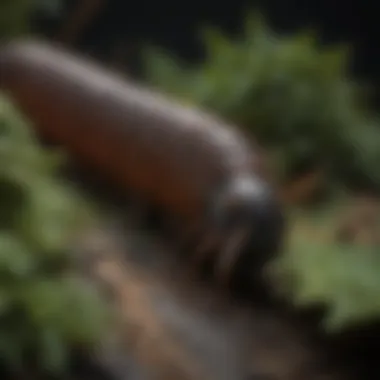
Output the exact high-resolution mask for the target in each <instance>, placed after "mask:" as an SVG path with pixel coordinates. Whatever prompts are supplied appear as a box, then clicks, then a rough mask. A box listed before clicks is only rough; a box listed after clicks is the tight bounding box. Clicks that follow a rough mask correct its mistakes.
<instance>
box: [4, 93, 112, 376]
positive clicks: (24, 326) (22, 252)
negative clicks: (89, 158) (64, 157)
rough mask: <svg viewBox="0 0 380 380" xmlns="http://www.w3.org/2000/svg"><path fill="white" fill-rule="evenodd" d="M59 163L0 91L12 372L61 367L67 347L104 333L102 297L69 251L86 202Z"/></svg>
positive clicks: (7, 344) (7, 362)
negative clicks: (30, 366)
mask: <svg viewBox="0 0 380 380" xmlns="http://www.w3.org/2000/svg"><path fill="white" fill-rule="evenodd" d="M60 161H61V158H60V157H59V156H56V155H51V154H50V153H49V154H48V153H47V152H45V151H44V150H43V149H42V148H41V147H40V146H39V145H38V143H37V141H36V139H35V138H34V135H33V134H32V132H31V128H30V126H29V125H28V123H27V122H26V121H25V120H24V119H23V118H22V117H21V115H20V114H19V113H18V111H17V110H16V109H15V108H14V107H13V106H12V104H11V103H10V102H9V101H8V100H7V99H6V98H5V97H4V96H1V98H0V361H1V364H2V366H3V367H6V368H7V369H8V370H12V371H13V370H14V371H18V370H19V369H20V368H25V366H26V365H27V362H28V360H33V361H34V362H35V365H36V366H37V367H38V368H41V369H42V370H48V371H58V372H59V371H63V370H65V368H66V364H67V362H66V361H67V360H68V357H69V353H70V352H69V349H70V347H71V346H72V345H76V344H90V343H92V342H94V341H96V340H97V339H99V338H100V336H101V335H102V334H103V332H104V331H105V326H106V325H105V323H106V319H107V315H106V313H105V308H104V305H103V303H102V300H101V299H100V297H99V295H98V294H97V293H96V292H95V290H94V289H93V288H92V287H90V285H89V284H87V283H86V282H84V280H83V279H81V278H80V277H79V276H78V275H77V274H76V273H75V272H74V271H73V270H72V268H73V266H72V263H71V260H70V256H69V255H68V251H69V249H70V244H71V243H72V241H73V238H74V237H75V236H76V233H77V232H78V230H79V229H80V227H81V226H82V225H83V223H84V222H85V220H86V218H85V216H86V207H85V204H84V203H82V201H81V200H80V199H79V198H78V197H77V196H76V194H75V193H74V192H73V191H70V189H69V188H68V187H67V186H65V185H64V184H63V183H61V182H60V181H59V180H58V178H57V177H56V175H55V172H56V170H57V165H58V163H59V162H60ZM30 355H32V357H33V359H30V357H31V356H30Z"/></svg>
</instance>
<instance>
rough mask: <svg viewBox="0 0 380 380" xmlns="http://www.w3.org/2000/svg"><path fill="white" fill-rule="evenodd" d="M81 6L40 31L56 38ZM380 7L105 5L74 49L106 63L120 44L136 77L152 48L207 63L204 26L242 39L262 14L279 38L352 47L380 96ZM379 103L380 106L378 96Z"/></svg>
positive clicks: (367, 2) (323, 0) (356, 63)
mask: <svg viewBox="0 0 380 380" xmlns="http://www.w3.org/2000/svg"><path fill="white" fill-rule="evenodd" d="M79 2H80V1H78V0H75V1H73V0H66V1H65V8H64V12H62V13H61V16H60V17H59V18H56V19H48V18H46V17H45V18H43V17H41V16H40V17H39V18H38V19H37V23H38V25H39V28H40V29H41V30H43V31H44V33H46V34H50V35H54V34H56V33H57V32H58V31H59V28H62V25H63V24H64V23H65V22H67V21H68V19H69V17H70V14H71V13H72V10H73V9H74V8H75V7H76V6H78V3H79ZM376 3H377V1H376V0H346V1H343V0H335V1H334V0H262V1H244V0H236V1H216V0H205V1H203V2H201V1H200V2H190V1H173V0H171V1H165V0H161V1H153V0H150V1H146V0H134V1H127V0H105V1H104V6H103V8H102V11H101V12H99V15H97V16H96V17H94V18H92V20H91V22H90V23H89V25H88V26H87V27H85V28H84V29H83V31H82V32H81V33H80V35H79V38H78V40H77V41H76V42H75V44H74V46H75V47H76V48H78V49H80V50H82V51H86V52H89V53H91V54H93V55H94V56H96V57H98V58H99V59H102V60H105V59H106V57H109V56H111V55H112V54H113V53H112V49H114V48H115V45H117V44H119V46H122V49H123V50H124V51H125V52H126V53H125V54H126V59H125V60H126V62H128V63H127V66H130V68H131V69H132V70H133V69H137V71H138V67H137V66H138V62H137V61H136V57H137V56H138V54H137V53H138V49H139V47H140V46H141V45H142V44H143V43H147V42H149V43H154V44H157V45H160V46H163V47H165V48H168V49H170V50H171V51H172V52H174V53H176V54H177V55H179V56H180V57H182V58H184V59H185V60H189V61H194V60H197V59H200V58H201V57H202V50H201V45H200V42H199V39H198V37H197V31H198V30H199V26H200V25H203V24H213V25H216V26H220V27H221V28H222V29H223V30H225V31H226V32H229V33H237V32H239V25H240V24H241V20H242V17H243V15H244V13H245V9H248V8H258V9H260V10H262V11H263V12H264V14H265V15H266V16H267V18H268V21H269V22H270V24H271V25H272V27H273V28H274V29H276V30H277V31H279V32H292V31H297V30H299V29H300V28H301V29H302V28H305V27H306V28H309V27H312V28H315V29H316V30H317V31H318V32H319V34H320V36H321V38H322V40H323V41H324V42H326V43H336V42H338V43H339V42H348V43H351V44H352V46H353V48H354V59H353V65H352V71H353V73H354V74H355V76H356V77H359V78H365V79H366V80H367V81H369V82H370V83H371V84H372V85H374V86H375V87H376V90H377V91H376V92H377V93H378V92H379V91H378V88H379V84H380V49H379V48H378V40H379V37H378V35H379V30H380V26H379V25H380V24H379V22H378V14H379V13H378V11H377V8H378V6H376ZM377 99H379V100H380V97H379V96H378V95H377Z"/></svg>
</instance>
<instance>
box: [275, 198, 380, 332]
mask: <svg viewBox="0 0 380 380" xmlns="http://www.w3.org/2000/svg"><path fill="white" fill-rule="evenodd" d="M344 207H345V206H344V202H342V201H340V202H336V203H335V204H329V205H326V206H325V207H324V208H323V209H322V210H319V211H318V212H316V211H314V212H313V213H312V214H311V213H310V212H305V211H303V212H301V213H296V214H295V215H293V218H290V220H291V226H290V230H291V233H290V236H289V241H288V243H287V250H286V252H285V253H284V254H283V256H282V257H281V258H280V259H279V260H278V261H277V262H275V263H274V264H272V266H271V268H270V273H271V276H272V277H271V278H272V279H273V280H274V282H275V283H277V284H279V286H277V287H276V289H277V290H278V291H281V292H282V293H283V294H284V295H285V296H287V297H289V296H290V298H291V299H292V300H293V302H294V304H295V305H297V306H301V307H307V306H321V305H322V306H325V307H326V315H325V318H324V326H325V328H326V329H327V330H328V331H333V332H335V331H339V330H342V329H344V328H346V327H350V326H352V325H357V324H359V323H363V322H367V321H369V320H375V319H379V318H380V300H379V297H378V295H379V292H380V278H379V275H378V274H379V273H380V255H379V246H378V245H377V244H364V243H363V242H358V241H356V242H352V243H340V242H337V241H336V240H335V239H334V236H333V235H334V232H335V231H336V229H337V225H338V221H339V218H340V215H341V214H342V210H343V209H344Z"/></svg>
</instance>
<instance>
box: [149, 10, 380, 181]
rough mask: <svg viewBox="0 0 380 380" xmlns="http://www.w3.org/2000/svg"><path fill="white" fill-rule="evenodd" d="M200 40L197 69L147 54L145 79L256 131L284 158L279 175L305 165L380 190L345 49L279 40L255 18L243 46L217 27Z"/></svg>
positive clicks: (376, 139) (369, 125)
mask: <svg viewBox="0 0 380 380" xmlns="http://www.w3.org/2000/svg"><path fill="white" fill-rule="evenodd" d="M202 37H203V38H202V41H203V44H204V49H205V60H204V61H203V62H202V63H201V64H199V65H197V66H195V67H188V66H186V65H184V64H183V63H181V62H180V61H179V60H178V59H175V58H174V57H172V56H171V55H170V54H168V53H165V52H163V51H162V50H160V49H157V48H147V49H146V51H145V52H144V58H145V60H144V62H145V63H146V64H145V67H146V78H147V80H148V81H149V82H150V83H151V84H152V85H154V86H156V87H158V88H160V89H162V90H164V91H165V92H167V93H168V94H171V95H173V96H175V97H178V98H179V99H182V100H183V101H184V102H186V103H190V104H196V105H200V106H202V107H205V108H207V109H210V110H213V111H215V112H216V113H218V114H220V115H222V116H224V117H225V118H226V119H228V120H232V121H233V122H235V123H236V124H238V125H240V126H242V127H244V128H245V129H247V130H248V131H251V132H252V134H253V135H254V136H255V137H256V138H257V139H258V140H259V141H260V142H262V143H263V144H264V145H265V147H266V148H267V149H269V150H270V151H271V152H273V153H274V154H275V155H276V157H278V156H281V159H279V160H278V161H277V162H278V163H279V168H278V175H280V173H281V172H283V173H284V174H283V175H284V176H285V177H286V176H287V175H288V174H289V172H291V171H292V170H294V168H295V167H298V166H299V165H300V164H301V165H302V163H303V162H305V161H306V160H307V161H309V162H313V165H317V166H318V165H319V166H321V167H323V168H324V170H325V171H326V172H328V173H330V174H331V175H330V180H331V181H343V182H345V181H347V180H350V181H353V180H355V181H356V182H358V181H360V182H363V183H365V185H368V182H371V185H373V184H374V185H376V186H380V176H379V174H377V173H375V171H374V168H375V165H377V162H378V155H379V152H380V149H379V144H380V130H379V128H377V121H376V120H373V117H369V116H370V115H369V114H370V112H369V110H368V109H367V107H366V105H365V95H366V90H367V89H366V88H365V87H364V86H360V85H358V84H357V83H356V82H354V81H352V80H350V79H349V77H348V75H347V67H348V64H349V58H350V54H349V53H350V51H349V49H348V48H347V47H345V46H334V47H323V46H320V45H319V44H318V40H317V37H316V36H315V35H314V34H313V33H311V32H304V33H300V34H296V35H293V36H283V35H277V34H276V33H274V32H273V31H272V30H271V29H270V28H269V27H268V25H267V24H266V23H265V22H264V20H263V18H262V17H260V16H259V15H258V14H249V16H248V17H247V19H246V22H245V28H244V33H243V35H242V37H241V38H239V39H235V40H233V39H231V38H228V37H227V36H225V35H224V34H223V33H222V32H221V31H219V30H218V29H215V28H206V29H205V30H204V31H203V33H202ZM369 141H370V142H369ZM368 142H369V144H370V145H371V147H370V148H369V149H361V147H362V146H363V145H364V146H365V147H366V148H367V144H368ZM280 163H281V165H280ZM280 166H282V167H280ZM369 178H370V179H371V181H369Z"/></svg>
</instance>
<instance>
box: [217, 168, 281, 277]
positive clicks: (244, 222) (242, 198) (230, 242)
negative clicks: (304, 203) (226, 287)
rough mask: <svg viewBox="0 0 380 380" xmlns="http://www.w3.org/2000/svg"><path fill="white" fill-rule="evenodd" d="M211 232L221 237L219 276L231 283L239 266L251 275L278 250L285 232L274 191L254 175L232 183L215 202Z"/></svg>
mask: <svg viewBox="0 0 380 380" xmlns="http://www.w3.org/2000/svg"><path fill="white" fill-rule="evenodd" d="M210 222H211V229H212V230H213V231H214V233H213V235H214V236H218V239H217V240H218V246H219V247H218V258H217V260H216V275H217V278H218V281H219V282H223V283H225V282H228V281H230V279H231V276H232V275H233V274H234V273H235V270H236V266H237V265H238V266H239V267H240V266H241V265H240V264H244V268H242V269H243V270H244V271H247V270H248V272H250V273H251V274H252V275H254V273H255V272H256V271H257V270H258V271H259V270H260V269H261V268H262V266H263V264H265V263H266V262H267V261H268V260H269V259H270V258H272V257H273V256H274V255H275V254H276V253H277V251H278V250H279V248H280V246H281V242H282V235H283V229H284V221H283V215H282V212H281V208H280V206H279V204H278V202H277V201H276V197H275V195H274V193H273V191H272V189H271V188H270V187H269V186H268V185H267V184H266V183H265V182H264V181H262V180H260V179H259V178H256V177H254V176H251V175H249V176H248V175H247V176H244V177H238V178H236V179H233V180H232V181H230V182H229V183H228V184H227V185H226V186H224V187H223V188H222V190H221V191H219V194H217V196H216V197H215V198H214V199H213V200H212V208H211V220H210Z"/></svg>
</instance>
